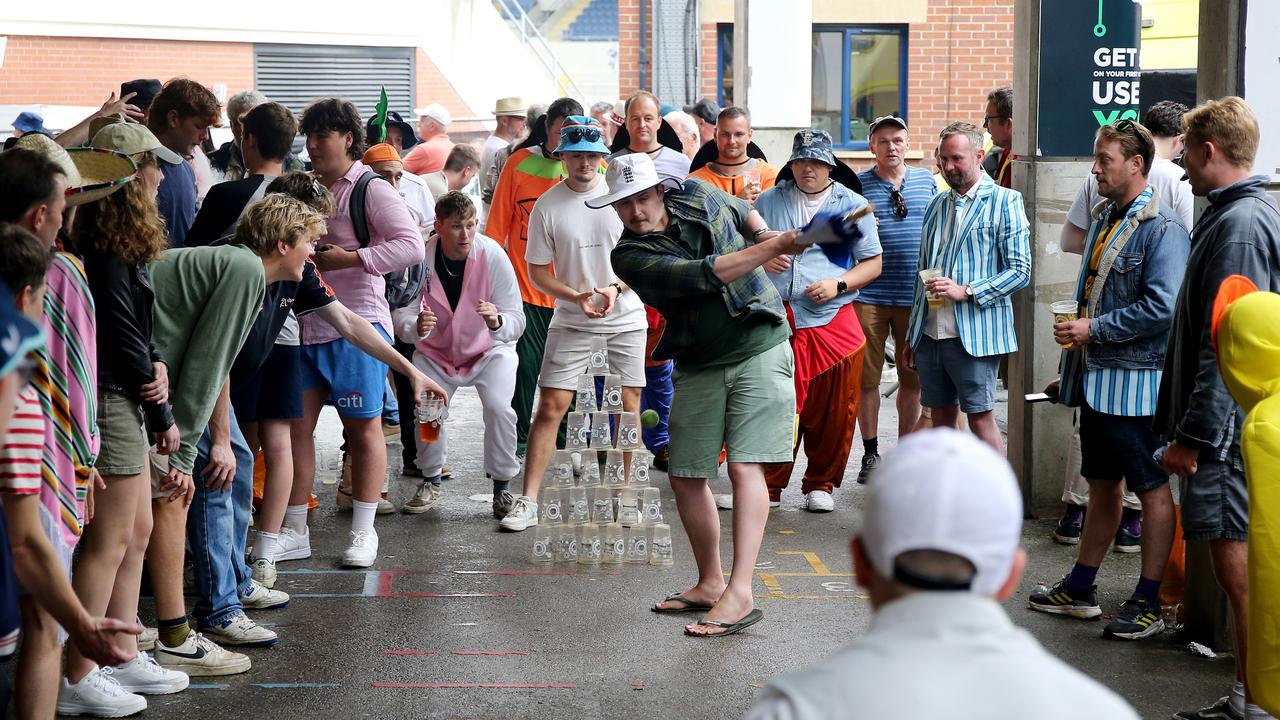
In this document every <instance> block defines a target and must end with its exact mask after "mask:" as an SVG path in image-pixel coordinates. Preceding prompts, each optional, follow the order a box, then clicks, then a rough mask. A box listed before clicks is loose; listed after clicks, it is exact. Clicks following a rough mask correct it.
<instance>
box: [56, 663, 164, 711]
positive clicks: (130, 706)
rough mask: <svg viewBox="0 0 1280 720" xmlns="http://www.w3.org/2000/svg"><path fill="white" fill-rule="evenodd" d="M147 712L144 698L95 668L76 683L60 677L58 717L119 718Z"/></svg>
mask: <svg viewBox="0 0 1280 720" xmlns="http://www.w3.org/2000/svg"><path fill="white" fill-rule="evenodd" d="M146 709H147V699H146V698H144V697H142V696H141V695H134V694H133V693H131V692H128V691H126V690H125V689H124V688H122V687H120V683H118V682H116V681H115V679H114V678H112V677H111V676H110V675H107V674H106V673H104V672H102V668H97V667H95V668H94V669H92V670H90V671H89V672H88V673H87V674H86V675H85V676H84V677H82V678H80V682H78V683H74V684H73V683H69V682H67V679H66V678H65V677H64V678H62V684H61V685H60V686H59V687H58V714H59V715H92V716H93V717H105V718H119V717H128V716H129V715H135V714H137V713H140V712H142V711H143V710H146Z"/></svg>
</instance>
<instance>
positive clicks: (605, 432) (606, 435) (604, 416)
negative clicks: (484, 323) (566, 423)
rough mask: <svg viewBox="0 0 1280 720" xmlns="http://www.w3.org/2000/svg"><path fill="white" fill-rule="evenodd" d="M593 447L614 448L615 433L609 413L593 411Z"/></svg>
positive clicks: (596, 448)
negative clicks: (611, 426)
mask: <svg viewBox="0 0 1280 720" xmlns="http://www.w3.org/2000/svg"><path fill="white" fill-rule="evenodd" d="M591 447H592V449H595V450H609V449H611V448H613V433H612V431H611V429H610V427H609V413H607V412H597V413H591Z"/></svg>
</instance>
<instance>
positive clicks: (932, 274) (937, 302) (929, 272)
mask: <svg viewBox="0 0 1280 720" xmlns="http://www.w3.org/2000/svg"><path fill="white" fill-rule="evenodd" d="M940 277H942V270H940V269H938V268H925V269H924V270H921V271H920V282H921V283H923V284H924V285H925V289H924V296H925V298H926V299H927V300H928V302H929V307H931V308H940V307H942V296H941V295H935V294H933V293H931V292H929V288H928V283H929V281H930V280H936V279H938V278H940Z"/></svg>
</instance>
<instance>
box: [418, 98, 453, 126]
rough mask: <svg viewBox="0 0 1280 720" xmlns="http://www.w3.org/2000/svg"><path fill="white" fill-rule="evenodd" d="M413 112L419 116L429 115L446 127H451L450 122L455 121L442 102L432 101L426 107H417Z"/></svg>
mask: <svg viewBox="0 0 1280 720" xmlns="http://www.w3.org/2000/svg"><path fill="white" fill-rule="evenodd" d="M413 114H414V115H417V116H418V117H429V118H431V119H432V120H435V121H436V122H438V123H440V124H441V125H443V126H444V127H449V123H450V122H452V121H453V120H452V118H450V117H449V111H448V110H445V109H444V106H443V105H441V104H440V103H431V104H430V105H428V106H426V107H420V108H415V109H414V111H413Z"/></svg>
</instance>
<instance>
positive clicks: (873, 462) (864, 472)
mask: <svg viewBox="0 0 1280 720" xmlns="http://www.w3.org/2000/svg"><path fill="white" fill-rule="evenodd" d="M879 465H880V454H879V453H867V454H866V455H863V456H862V469H861V470H859V471H858V484H859V485H866V484H867V478H868V477H870V476H871V473H872V472H873V471H874V470H875V469H876V467H877V466H879Z"/></svg>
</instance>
